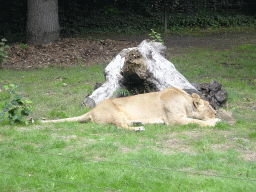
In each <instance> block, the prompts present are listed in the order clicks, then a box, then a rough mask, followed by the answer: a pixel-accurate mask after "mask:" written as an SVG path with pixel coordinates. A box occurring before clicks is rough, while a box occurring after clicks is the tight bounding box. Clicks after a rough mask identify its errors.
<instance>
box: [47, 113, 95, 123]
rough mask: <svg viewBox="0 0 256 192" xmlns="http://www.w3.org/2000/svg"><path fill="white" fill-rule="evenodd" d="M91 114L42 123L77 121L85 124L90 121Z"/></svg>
mask: <svg viewBox="0 0 256 192" xmlns="http://www.w3.org/2000/svg"><path fill="white" fill-rule="evenodd" d="M91 120H92V117H91V113H90V112H88V113H86V114H84V115H81V116H78V117H71V118H66V119H56V120H43V121H42V123H57V122H65V121H79V122H82V123H85V122H87V121H91Z"/></svg>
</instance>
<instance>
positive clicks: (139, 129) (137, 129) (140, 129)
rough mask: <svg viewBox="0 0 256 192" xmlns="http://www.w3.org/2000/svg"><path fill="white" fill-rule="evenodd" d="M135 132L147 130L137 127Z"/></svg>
mask: <svg viewBox="0 0 256 192" xmlns="http://www.w3.org/2000/svg"><path fill="white" fill-rule="evenodd" d="M135 131H145V128H144V127H137V128H136V129H135Z"/></svg>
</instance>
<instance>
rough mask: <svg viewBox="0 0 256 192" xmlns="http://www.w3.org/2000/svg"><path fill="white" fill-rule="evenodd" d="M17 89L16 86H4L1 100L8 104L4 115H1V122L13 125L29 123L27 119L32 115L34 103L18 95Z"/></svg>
mask: <svg viewBox="0 0 256 192" xmlns="http://www.w3.org/2000/svg"><path fill="white" fill-rule="evenodd" d="M17 87H18V86H17V85H14V84H10V85H4V86H3V93H1V95H0V98H1V100H2V101H6V102H5V104H4V108H3V109H2V113H0V117H1V118H0V122H3V121H4V120H6V121H7V122H9V123H10V124H12V125H13V124H14V123H25V124H27V123H28V121H27V120H26V119H25V117H26V116H28V115H29V114H30V113H31V103H32V101H29V100H24V99H23V97H22V95H20V94H17V93H16V92H15V90H16V89H17Z"/></svg>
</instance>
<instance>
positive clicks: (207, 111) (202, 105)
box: [192, 93, 216, 120]
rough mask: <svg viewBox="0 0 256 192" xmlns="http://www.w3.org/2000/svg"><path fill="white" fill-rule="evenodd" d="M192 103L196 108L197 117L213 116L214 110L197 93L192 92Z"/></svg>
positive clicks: (206, 117)
mask: <svg viewBox="0 0 256 192" xmlns="http://www.w3.org/2000/svg"><path fill="white" fill-rule="evenodd" d="M192 98H193V104H194V106H195V107H196V109H197V114H196V116H197V118H198V119H202V120H207V119H212V118H215V114H216V111H215V110H214V109H213V108H212V107H211V105H210V104H209V102H208V101H205V100H203V99H201V97H200V96H199V95H198V94H195V93H193V94H192Z"/></svg>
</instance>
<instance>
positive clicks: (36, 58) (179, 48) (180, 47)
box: [2, 32, 256, 70]
mask: <svg viewBox="0 0 256 192" xmlns="http://www.w3.org/2000/svg"><path fill="white" fill-rule="evenodd" d="M255 34H256V32H255V33H215V34H209V35H202V36H187V35H170V36H166V37H163V40H164V42H165V46H167V48H168V53H167V57H168V58H171V57H173V56H175V55H179V54H183V53H185V52H187V51H186V50H187V48H191V47H195V48H211V49H213V50H225V49H230V48H232V47H234V46H239V45H242V44H255V43H256V38H255ZM144 39H149V36H146V35H136V36H114V37H113V36H109V37H104V39H103V40H97V41H92V40H88V39H76V38H63V39H60V40H59V41H57V42H54V43H52V44H48V45H28V46H27V48H24V46H23V49H22V48H21V47H20V46H19V44H18V43H16V44H13V45H10V48H9V49H7V51H8V58H7V62H5V63H3V64H2V65H3V66H2V67H3V68H8V69H18V70H21V69H33V68H47V67H51V66H74V65H85V66H90V65H94V64H99V63H108V62H110V61H111V60H112V59H113V58H114V57H115V56H116V55H117V54H118V53H119V52H120V51H121V50H123V49H125V48H129V47H136V46H137V45H138V44H139V43H140V42H141V41H143V40H144Z"/></svg>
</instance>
